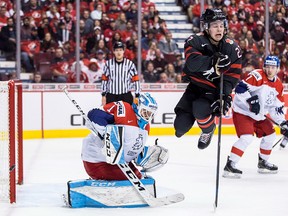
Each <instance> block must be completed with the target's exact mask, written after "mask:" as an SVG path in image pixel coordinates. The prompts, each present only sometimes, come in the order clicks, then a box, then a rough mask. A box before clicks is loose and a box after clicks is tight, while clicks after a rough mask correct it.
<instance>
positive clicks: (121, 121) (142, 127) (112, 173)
mask: <svg viewBox="0 0 288 216" xmlns="http://www.w3.org/2000/svg"><path fill="white" fill-rule="evenodd" d="M157 108H158V105H157V103H156V101H155V99H154V98H153V97H152V96H151V95H150V94H149V93H143V94H140V96H139V100H138V104H135V103H133V104H132V106H131V105H130V104H129V103H126V102H124V101H117V102H112V103H108V104H106V105H104V106H103V107H102V108H99V109H92V110H90V111H89V112H88V118H89V119H90V121H91V122H92V124H93V125H94V128H96V129H97V131H98V132H99V133H100V134H101V135H102V136H104V134H105V130H107V127H110V126H111V125H112V127H117V125H121V126H123V127H124V128H125V132H124V134H123V137H124V141H123V148H124V151H123V158H124V159H125V162H126V163H127V164H129V166H130V167H131V169H132V170H133V171H134V173H135V174H136V175H137V177H138V178H141V177H142V174H141V172H140V171H139V170H138V169H137V168H136V167H135V165H134V163H133V162H132V161H134V162H135V163H136V165H138V166H141V167H142V169H143V170H146V171H149V170H150V171H151V170H153V169H156V168H159V167H161V166H162V165H164V164H165V163H166V162H167V160H168V150H167V149H165V148H163V147H161V146H159V145H153V146H144V145H145V142H146V140H147V138H148V133H149V130H150V125H149V124H150V121H151V120H152V119H153V117H154V114H155V112H156V111H157ZM111 142H113V141H112V139H111ZM112 144H113V143H112ZM103 146H104V142H103V140H101V139H100V138H99V136H95V135H94V134H93V133H91V134H89V135H88V136H87V137H86V138H85V139H84V140H83V147H82V160H83V163H84V167H85V170H86V172H87V174H88V175H89V176H90V177H91V178H92V179H102V180H126V179H127V177H126V176H125V175H124V174H123V172H122V171H121V170H120V169H119V167H118V166H117V165H115V164H111V163H109V161H108V160H107V158H106V154H105V151H104V152H103V149H104V148H103Z"/></svg>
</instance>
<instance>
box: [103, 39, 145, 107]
mask: <svg viewBox="0 0 288 216" xmlns="http://www.w3.org/2000/svg"><path fill="white" fill-rule="evenodd" d="M124 49H125V48H124V44H123V43H122V42H116V43H115V44H114V45H113V54H114V56H115V57H114V58H112V59H109V60H108V61H107V62H106V64H105V66H104V69H103V75H102V83H101V90H102V93H101V94H102V105H105V104H106V103H110V102H115V101H120V100H122V101H125V102H127V103H130V104H132V103H133V95H132V93H131V89H132V88H133V86H134V87H135V97H136V98H137V97H139V93H140V81H139V77H138V72H137V69H136V66H135V64H134V63H133V62H132V61H130V60H129V59H127V58H124Z"/></svg>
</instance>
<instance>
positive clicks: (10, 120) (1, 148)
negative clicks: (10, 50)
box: [0, 80, 23, 203]
mask: <svg viewBox="0 0 288 216" xmlns="http://www.w3.org/2000/svg"><path fill="white" fill-rule="evenodd" d="M16 183H18V184H22V183H23V138H22V86H21V84H20V83H17V82H14V81H13V80H11V81H5V82H0V202H10V203H14V202H16Z"/></svg>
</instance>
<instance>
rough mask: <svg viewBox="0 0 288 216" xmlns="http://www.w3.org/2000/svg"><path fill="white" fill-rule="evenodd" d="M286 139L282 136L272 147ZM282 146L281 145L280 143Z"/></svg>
mask: <svg viewBox="0 0 288 216" xmlns="http://www.w3.org/2000/svg"><path fill="white" fill-rule="evenodd" d="M283 139H284V136H282V137H281V138H280V139H279V140H278V141H277V142H276V143H275V144H274V145H273V146H272V148H274V147H275V146H277V145H278V144H279V143H280V142H282V141H283ZM280 146H281V145H280Z"/></svg>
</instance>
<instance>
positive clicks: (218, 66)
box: [213, 52, 231, 75]
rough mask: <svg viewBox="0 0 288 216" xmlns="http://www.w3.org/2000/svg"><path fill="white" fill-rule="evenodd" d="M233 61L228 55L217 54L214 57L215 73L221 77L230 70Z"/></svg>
mask: <svg viewBox="0 0 288 216" xmlns="http://www.w3.org/2000/svg"><path fill="white" fill-rule="evenodd" d="M230 64H231V60H230V58H229V56H228V55H224V54H222V53H221V52H217V53H215V54H214V56H213V67H214V70H215V72H216V73H217V74H218V75H220V74H221V73H223V72H225V71H227V70H228V69H229V68H230Z"/></svg>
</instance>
